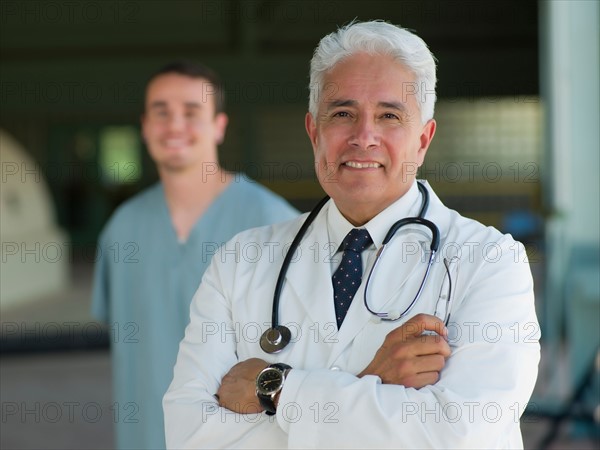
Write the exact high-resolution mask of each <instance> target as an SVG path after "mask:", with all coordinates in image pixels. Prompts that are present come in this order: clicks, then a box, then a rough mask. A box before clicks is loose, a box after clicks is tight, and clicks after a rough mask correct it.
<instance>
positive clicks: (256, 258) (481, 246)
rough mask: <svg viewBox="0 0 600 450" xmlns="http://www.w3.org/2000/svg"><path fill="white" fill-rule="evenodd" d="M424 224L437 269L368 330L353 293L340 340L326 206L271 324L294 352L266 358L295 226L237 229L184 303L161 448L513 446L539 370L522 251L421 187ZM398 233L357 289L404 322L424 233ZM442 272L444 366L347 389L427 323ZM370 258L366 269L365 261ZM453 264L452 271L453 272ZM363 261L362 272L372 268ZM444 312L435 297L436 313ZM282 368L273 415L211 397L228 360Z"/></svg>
mask: <svg viewBox="0 0 600 450" xmlns="http://www.w3.org/2000/svg"><path fill="white" fill-rule="evenodd" d="M428 189H429V191H430V197H431V200H430V206H429V210H428V212H427V215H426V217H427V218H428V219H429V220H431V221H433V222H434V223H435V224H436V225H437V226H438V227H439V229H440V235H441V246H440V253H439V258H437V262H436V263H434V265H433V267H432V272H431V274H430V279H429V281H428V283H427V286H426V288H425V290H424V291H423V294H422V296H421V299H420V300H419V301H418V303H417V304H416V305H415V307H414V309H413V310H412V311H411V313H410V314H408V315H407V317H404V318H402V319H400V320H398V321H396V322H380V323H377V322H376V321H374V320H373V316H372V315H371V314H370V313H369V312H368V311H367V310H366V309H365V306H364V304H363V290H364V284H365V283H364V278H363V285H362V286H361V287H360V288H359V290H358V292H357V294H356V296H355V298H354V301H353V302H352V304H351V306H350V310H349V311H348V314H347V316H346V318H345V321H344V324H343V326H342V327H341V329H340V331H339V332H338V330H337V327H336V325H335V323H336V321H335V317H334V308H333V300H332V299H333V288H332V284H331V267H330V261H329V252H328V251H326V249H328V245H327V243H328V233H327V229H326V225H325V217H326V214H327V208H328V207H329V205H330V204H331V203H329V204H328V205H325V207H324V208H323V210H322V211H321V213H320V214H319V215H318V216H317V218H316V220H315V222H314V224H313V225H312V226H311V227H310V228H309V230H308V232H307V234H306V236H305V237H304V239H303V240H302V244H301V246H300V249H299V251H298V252H297V254H296V257H295V258H294V260H293V262H292V264H291V266H290V268H289V270H288V272H287V276H286V283H285V285H284V288H283V292H282V295H281V302H280V310H279V321H280V323H282V324H285V325H287V326H288V327H289V328H290V329H291V331H292V336H293V337H292V343H291V344H290V345H289V346H288V347H286V348H285V349H284V350H283V351H282V352H281V353H278V354H274V355H268V354H266V353H264V352H263V351H262V350H261V349H260V346H259V338H260V335H261V333H262V332H263V331H264V330H266V329H267V328H268V327H269V326H270V323H271V308H272V301H273V290H274V286H275V283H276V279H277V276H278V273H279V269H280V267H281V263H282V260H283V256H284V254H285V251H282V250H284V249H285V250H287V248H288V246H289V243H290V242H291V241H292V239H293V237H294V236H295V234H296V232H297V231H298V229H299V228H300V226H301V224H302V222H303V220H304V218H305V216H303V217H301V218H299V219H296V220H292V221H290V222H285V223H283V224H277V225H273V226H268V227H263V228H257V229H253V230H248V231H245V232H242V233H241V234H239V235H238V236H236V237H235V238H234V239H233V240H232V241H230V242H229V243H228V244H226V245H225V246H224V247H222V248H221V250H220V252H219V253H217V254H216V255H215V256H214V257H213V260H212V262H211V265H210V267H209V269H208V270H207V271H206V273H205V275H204V277H203V279H202V283H201V285H200V287H199V289H198V291H197V293H196V295H195V296H194V299H193V302H192V306H191V323H190V324H189V326H188V328H187V329H186V333H185V338H184V340H183V341H182V343H181V345H180V350H179V355H178V358H177V363H176V365H175V369H174V379H173V382H172V384H171V386H170V388H169V391H168V392H167V394H166V395H165V397H164V401H163V405H164V410H165V426H166V437H167V447H169V448H217V447H221V448H238V447H243V448H437V449H439V448H453V449H457V448H511V449H512V448H519V447H521V448H522V446H523V443H522V439H521V433H520V428H519V417H520V415H521V414H522V412H523V410H524V408H525V406H526V404H527V402H528V400H529V398H530V395H531V393H532V390H533V387H534V384H535V380H536V377H537V366H538V362H539V356H540V355H539V344H538V340H539V326H538V322H537V319H536V315H535V310H534V295H533V281H532V277H531V272H530V270H529V266H528V263H527V261H526V254H525V251H524V249H523V246H522V245H521V244H520V243H517V242H515V241H514V240H513V239H512V237H510V236H509V235H502V234H501V233H499V232H498V231H497V230H495V229H494V228H491V227H484V226H483V225H481V224H479V223H478V222H475V221H473V220H470V219H466V218H464V217H461V216H460V215H459V214H457V213H456V212H455V211H452V210H449V209H448V208H446V207H445V206H444V205H443V204H442V203H441V201H440V200H439V199H438V198H437V196H436V195H435V194H434V193H433V191H432V190H431V188H430V187H428ZM407 228H411V229H410V230H407V229H403V231H400V232H398V233H397V234H396V236H395V237H394V239H393V240H392V242H391V243H390V245H389V246H388V247H389V248H387V249H386V254H385V256H384V259H383V260H382V261H381V264H378V267H377V270H376V272H375V275H374V279H373V281H372V284H371V285H370V286H369V306H370V307H371V308H372V309H374V310H376V311H390V310H400V311H403V310H404V308H406V306H407V305H408V303H409V302H410V300H412V298H413V297H414V294H415V293H416V292H417V290H418V287H419V284H420V283H421V280H422V277H423V274H424V270H425V267H426V261H427V259H428V256H427V251H428V249H429V243H430V241H429V232H428V231H427V229H426V228H424V227H422V226H415V227H407ZM444 257H446V258H447V259H452V258H453V257H456V258H459V259H456V258H455V263H454V264H452V266H451V270H452V296H453V297H454V299H453V301H452V303H451V309H452V313H451V320H450V323H449V326H448V329H449V335H450V340H449V342H450V346H451V351H452V355H451V356H450V358H449V359H448V360H447V362H446V366H445V368H444V369H443V371H442V373H441V377H440V380H439V381H438V382H437V383H436V384H434V385H432V386H426V387H424V388H422V389H418V390H417V389H414V388H405V387H404V386H399V385H390V384H382V383H381V380H380V379H379V377H376V376H365V377H363V378H360V379H359V378H357V377H356V374H357V373H359V372H360V371H361V370H363V369H364V368H365V367H366V366H367V364H368V363H369V362H370V361H371V360H372V358H373V356H374V355H375V353H376V351H377V349H378V348H379V347H380V345H381V344H382V342H383V340H384V338H385V336H386V334H387V333H388V332H390V331H391V330H392V329H394V328H397V327H398V326H400V325H401V324H402V323H404V322H405V321H406V320H408V319H409V318H410V317H412V316H414V315H415V314H417V313H419V312H423V313H427V314H433V312H434V311H435V310H436V305H437V304H438V300H439V299H440V296H441V295H443V294H445V293H446V292H447V283H448V281H447V277H446V270H445V268H444V265H443V263H442V258H444ZM371 259H372V258H371ZM457 261H458V262H457ZM370 263H372V261H371V262H370ZM441 304H443V299H442V301H441V303H440V305H441ZM251 357H258V358H262V359H265V360H267V361H269V362H285V363H287V364H289V365H291V366H292V367H293V368H294V370H292V371H291V372H290V373H289V376H288V378H287V380H286V382H285V385H284V389H283V391H282V393H281V397H280V400H279V407H278V411H277V415H276V416H273V417H269V416H267V415H265V414H247V415H240V414H235V413H233V412H231V411H229V410H227V409H225V408H220V407H218V405H217V403H216V401H215V400H214V398H213V394H214V393H215V392H217V389H218V387H219V385H220V381H221V379H222V377H223V375H225V374H226V373H227V372H228V371H229V369H230V368H231V367H232V366H233V365H234V364H235V363H237V362H238V361H242V360H245V359H248V358H251Z"/></svg>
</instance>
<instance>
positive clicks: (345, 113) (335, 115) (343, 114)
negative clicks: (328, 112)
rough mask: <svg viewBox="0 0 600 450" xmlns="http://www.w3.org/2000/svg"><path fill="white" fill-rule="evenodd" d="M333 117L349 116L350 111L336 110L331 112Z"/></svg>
mask: <svg viewBox="0 0 600 450" xmlns="http://www.w3.org/2000/svg"><path fill="white" fill-rule="evenodd" d="M333 117H350V113H349V112H348V111H338V112H336V113H334V114H333Z"/></svg>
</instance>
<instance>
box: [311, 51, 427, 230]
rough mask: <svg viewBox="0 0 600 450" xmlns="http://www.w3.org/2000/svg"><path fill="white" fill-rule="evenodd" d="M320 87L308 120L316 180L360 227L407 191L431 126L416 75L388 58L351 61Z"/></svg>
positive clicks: (362, 55)
mask: <svg viewBox="0 0 600 450" xmlns="http://www.w3.org/2000/svg"><path fill="white" fill-rule="evenodd" d="M323 86H325V87H326V89H323V90H322V91H321V95H320V98H319V104H318V113H317V117H312V115H311V114H310V113H309V114H307V116H306V129H307V132H308V135H309V137H310V140H311V142H312V146H313V151H314V155H315V168H316V172H317V177H318V179H319V182H320V184H321V186H322V187H323V189H324V190H325V192H327V194H328V195H329V196H330V197H331V198H332V199H333V200H334V201H335V203H336V205H337V207H338V208H339V209H340V211H341V212H342V214H343V215H344V216H345V217H346V218H347V219H348V220H349V221H350V222H352V223H353V224H354V225H362V224H364V223H366V222H368V221H369V220H370V219H371V218H373V217H374V216H375V215H377V214H378V213H379V212H381V211H382V210H384V209H385V208H386V207H387V206H389V205H390V204H391V203H393V202H394V201H396V200H397V199H399V198H400V197H402V196H403V195H404V194H405V193H406V192H407V191H408V189H409V188H410V186H411V185H412V183H413V182H414V179H415V177H416V172H417V168H418V167H419V166H421V164H422V163H423V159H424V158H425V153H426V152H427V148H428V147H429V144H430V142H431V139H432V138H433V135H434V133H435V121H434V120H433V119H432V120H429V121H428V122H427V123H426V124H423V123H422V122H421V111H420V108H419V104H418V102H417V98H416V95H418V93H419V92H421V91H420V89H418V86H416V84H415V77H414V74H413V73H412V72H411V71H410V70H408V69H407V68H406V67H404V66H403V65H402V64H400V63H398V62H396V61H395V60H394V59H392V57H390V56H382V55H369V54H366V53H358V54H355V55H353V56H350V57H348V58H346V59H344V60H342V61H341V62H339V63H338V64H336V65H335V66H334V67H333V69H332V70H331V71H330V72H328V73H327V74H326V75H325V77H324V80H323ZM415 92H417V93H415Z"/></svg>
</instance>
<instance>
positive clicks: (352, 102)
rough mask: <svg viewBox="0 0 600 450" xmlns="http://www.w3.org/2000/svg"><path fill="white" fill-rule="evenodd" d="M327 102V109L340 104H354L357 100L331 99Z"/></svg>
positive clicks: (337, 106)
mask: <svg viewBox="0 0 600 450" xmlns="http://www.w3.org/2000/svg"><path fill="white" fill-rule="evenodd" d="M326 103H327V110H330V109H333V108H339V107H340V106H356V105H357V104H358V102H357V101H356V100H350V99H348V100H331V101H329V102H326Z"/></svg>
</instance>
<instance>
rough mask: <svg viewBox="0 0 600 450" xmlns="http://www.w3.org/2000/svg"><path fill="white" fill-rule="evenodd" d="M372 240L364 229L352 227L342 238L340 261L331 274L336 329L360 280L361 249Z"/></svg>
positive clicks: (339, 325) (340, 324) (344, 315)
mask: <svg viewBox="0 0 600 450" xmlns="http://www.w3.org/2000/svg"><path fill="white" fill-rule="evenodd" d="M371 242H373V240H372V239H371V236H369V232H368V231H367V230H365V229H358V228H354V229H353V230H351V231H350V233H348V234H347V235H346V237H345V238H344V241H343V242H342V245H340V249H342V250H343V251H344V253H343V255H342V262H341V263H340V265H339V267H338V268H337V270H336V271H335V273H334V274H333V278H332V281H333V298H334V305H335V317H336V319H337V326H338V329H339V328H340V327H341V326H342V322H343V321H344V317H346V313H347V312H348V308H349V307H350V303H352V299H353V298H354V294H356V291H357V290H358V287H359V286H360V283H361V281H362V257H361V253H362V251H363V250H364V249H365V248H367V247H368V246H369V245H371Z"/></svg>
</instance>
